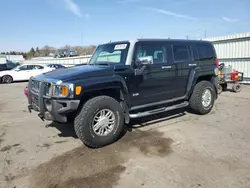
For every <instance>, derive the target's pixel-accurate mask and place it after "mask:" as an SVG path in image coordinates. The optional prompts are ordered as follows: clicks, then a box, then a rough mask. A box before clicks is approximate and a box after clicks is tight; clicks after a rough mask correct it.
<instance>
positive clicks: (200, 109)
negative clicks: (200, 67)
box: [189, 81, 216, 115]
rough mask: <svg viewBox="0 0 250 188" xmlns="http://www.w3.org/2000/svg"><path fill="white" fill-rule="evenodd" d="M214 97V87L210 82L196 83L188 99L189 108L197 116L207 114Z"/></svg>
mask: <svg viewBox="0 0 250 188" xmlns="http://www.w3.org/2000/svg"><path fill="white" fill-rule="evenodd" d="M215 95H216V93H215V87H214V86H213V85H212V83H211V82H209V81H201V82H199V83H197V84H196V86H195V87H194V90H193V93H192V95H191V97H190V99H189V103H190V108H191V109H192V110H193V111H194V112H195V113H197V114H200V115H205V114H208V113H209V112H210V111H211V110H212V108H213V106H214V101H215Z"/></svg>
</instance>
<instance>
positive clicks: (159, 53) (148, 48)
mask: <svg viewBox="0 0 250 188" xmlns="http://www.w3.org/2000/svg"><path fill="white" fill-rule="evenodd" d="M146 56H151V57H152V58H153V64H156V63H164V49H163V47H162V46H160V45H159V46H158V45H142V46H140V47H139V51H138V53H137V56H136V57H137V58H139V57H146Z"/></svg>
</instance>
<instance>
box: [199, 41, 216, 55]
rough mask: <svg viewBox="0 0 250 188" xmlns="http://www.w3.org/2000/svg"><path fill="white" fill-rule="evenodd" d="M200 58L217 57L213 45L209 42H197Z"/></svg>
mask: <svg viewBox="0 0 250 188" xmlns="http://www.w3.org/2000/svg"><path fill="white" fill-rule="evenodd" d="M196 47H197V50H198V53H199V57H200V59H208V58H212V57H215V54H214V50H213V48H212V46H210V45H207V44H197V45H196Z"/></svg>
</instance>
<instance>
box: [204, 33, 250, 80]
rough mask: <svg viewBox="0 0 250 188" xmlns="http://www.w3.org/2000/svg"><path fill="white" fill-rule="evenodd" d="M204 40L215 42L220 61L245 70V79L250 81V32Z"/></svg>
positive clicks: (242, 70) (239, 69)
mask: <svg viewBox="0 0 250 188" xmlns="http://www.w3.org/2000/svg"><path fill="white" fill-rule="evenodd" d="M203 40H208V41H210V42H212V43H213V44H214V47H215V49H216V52H217V56H218V59H219V63H225V65H230V66H232V68H233V69H236V70H238V71H240V72H243V73H244V78H245V81H246V82H247V83H250V32H248V33H242V34H236V35H228V36H220V37H212V38H205V39H203Z"/></svg>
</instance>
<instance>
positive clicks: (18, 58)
mask: <svg viewBox="0 0 250 188" xmlns="http://www.w3.org/2000/svg"><path fill="white" fill-rule="evenodd" d="M6 59H7V60H8V61H11V62H13V63H21V62H22V61H24V58H23V56H22V55H6Z"/></svg>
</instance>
